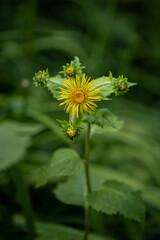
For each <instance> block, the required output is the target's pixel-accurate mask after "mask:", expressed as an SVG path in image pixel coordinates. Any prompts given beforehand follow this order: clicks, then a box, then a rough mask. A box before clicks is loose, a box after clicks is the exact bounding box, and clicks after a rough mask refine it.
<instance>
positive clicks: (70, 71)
mask: <svg viewBox="0 0 160 240" xmlns="http://www.w3.org/2000/svg"><path fill="white" fill-rule="evenodd" d="M66 73H67V76H69V77H72V76H73V75H74V73H75V70H74V67H68V68H67V69H66Z"/></svg>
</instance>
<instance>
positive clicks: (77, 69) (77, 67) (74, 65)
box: [59, 57, 85, 77]
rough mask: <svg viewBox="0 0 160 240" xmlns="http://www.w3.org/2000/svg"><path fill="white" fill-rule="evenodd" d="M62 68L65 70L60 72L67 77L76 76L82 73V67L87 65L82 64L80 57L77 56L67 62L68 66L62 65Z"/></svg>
mask: <svg viewBox="0 0 160 240" xmlns="http://www.w3.org/2000/svg"><path fill="white" fill-rule="evenodd" d="M62 68H63V71H61V72H59V73H60V74H63V75H64V76H65V77H76V75H77V74H78V75H82V69H83V68H85V67H84V66H81V63H80V61H79V58H78V57H75V59H74V60H73V61H71V62H70V63H67V64H66V66H62Z"/></svg>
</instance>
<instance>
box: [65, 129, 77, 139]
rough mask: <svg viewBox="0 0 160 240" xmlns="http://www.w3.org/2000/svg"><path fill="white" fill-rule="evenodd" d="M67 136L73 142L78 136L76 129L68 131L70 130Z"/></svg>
mask: <svg viewBox="0 0 160 240" xmlns="http://www.w3.org/2000/svg"><path fill="white" fill-rule="evenodd" d="M67 135H68V137H69V138H70V139H71V140H73V138H74V137H75V135H76V131H75V130H74V129H68V130H67Z"/></svg>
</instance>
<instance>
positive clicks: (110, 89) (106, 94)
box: [93, 76, 113, 100]
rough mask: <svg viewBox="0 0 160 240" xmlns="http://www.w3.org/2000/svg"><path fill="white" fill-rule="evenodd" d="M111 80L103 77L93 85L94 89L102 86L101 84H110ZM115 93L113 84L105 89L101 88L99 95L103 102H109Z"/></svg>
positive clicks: (104, 87)
mask: <svg viewBox="0 0 160 240" xmlns="http://www.w3.org/2000/svg"><path fill="white" fill-rule="evenodd" d="M109 81H110V78H109V77H106V76H103V77H100V78H97V79H95V83H94V85H93V87H95V86H97V85H99V84H101V83H105V82H109ZM112 93H113V87H112V85H111V84H108V85H105V86H103V87H101V88H100V93H99V95H100V96H101V97H102V100H109V98H108V97H109V96H110V95H111V94H112Z"/></svg>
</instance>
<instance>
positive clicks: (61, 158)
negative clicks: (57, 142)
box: [36, 148, 83, 187]
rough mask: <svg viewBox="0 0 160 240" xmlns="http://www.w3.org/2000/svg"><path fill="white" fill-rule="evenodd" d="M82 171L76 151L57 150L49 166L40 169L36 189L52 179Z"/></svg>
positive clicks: (81, 164)
mask: <svg viewBox="0 0 160 240" xmlns="http://www.w3.org/2000/svg"><path fill="white" fill-rule="evenodd" d="M82 169H83V163H82V161H81V158H80V157H79V156H78V154H77V152H76V151H74V150H72V149H67V148H62V149H59V150H57V151H55V153H54V154H53V157H52V159H51V162H50V164H49V165H48V166H46V167H43V168H42V169H41V171H40V173H39V178H38V181H37V183H36V187H40V186H43V185H45V184H46V183H47V181H48V180H49V179H50V178H52V177H66V176H70V175H76V174H77V173H79V172H80V171H82Z"/></svg>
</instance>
